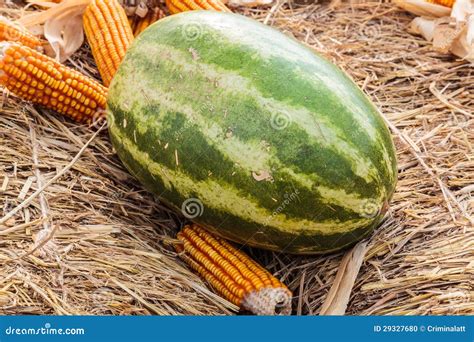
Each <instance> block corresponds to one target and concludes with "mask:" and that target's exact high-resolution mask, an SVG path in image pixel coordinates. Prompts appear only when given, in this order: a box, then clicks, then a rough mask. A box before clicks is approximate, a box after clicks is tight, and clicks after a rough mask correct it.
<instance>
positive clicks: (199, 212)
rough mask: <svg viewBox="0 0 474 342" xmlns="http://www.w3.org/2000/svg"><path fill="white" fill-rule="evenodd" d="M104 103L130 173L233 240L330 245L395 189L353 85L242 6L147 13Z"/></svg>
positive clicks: (337, 244)
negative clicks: (239, 11)
mask: <svg viewBox="0 0 474 342" xmlns="http://www.w3.org/2000/svg"><path fill="white" fill-rule="evenodd" d="M108 111H109V113H108V118H109V127H110V128H109V130H110V136H111V139H112V141H113V144H114V147H115V148H116V150H117V152H118V155H119V156H120V158H121V160H122V161H123V163H124V164H125V165H126V167H127V168H128V169H129V170H130V171H131V172H132V174H133V175H135V177H136V178H137V179H139V180H140V181H141V182H142V183H143V184H144V186H145V187H146V188H147V189H148V190H149V191H151V192H153V193H155V194H157V195H158V196H159V197H160V198H162V199H163V200H164V201H165V202H167V203H168V204H170V205H172V206H174V207H176V208H178V209H180V210H183V212H184V214H185V215H187V216H188V217H190V218H192V219H193V220H194V221H195V222H197V223H200V224H202V225H203V226H204V227H206V228H207V229H208V230H210V231H211V232H214V233H216V234H218V235H220V236H222V237H225V238H228V239H230V240H233V241H236V242H238V243H242V244H247V245H250V246H256V247H261V248H265V249H270V250H276V251H284V252H288V253H299V254H305V253H322V252H329V251H334V250H338V249H340V248H342V247H344V246H347V245H350V244H352V243H354V242H355V241H357V240H359V239H361V238H362V237H364V236H366V235H367V234H368V233H369V232H370V231H372V230H373V228H374V227H376V226H377V225H378V224H379V223H380V221H381V220H382V217H383V215H384V213H385V212H386V209H387V206H388V201H389V200H390V198H391V196H392V194H393V191H394V187H395V183H396V176H397V168H396V159H395V153H394V146H393V142H392V140H391V137H390V133H389V131H388V129H387V127H386V126H385V123H384V121H383V119H382V117H381V116H380V114H379V113H378V112H377V110H376V108H375V107H374V106H373V105H372V103H371V102H370V101H369V100H368V99H367V97H366V96H364V94H363V93H362V92H361V90H359V88H358V87H357V86H356V85H355V84H354V83H353V82H352V81H351V80H350V79H349V78H348V77H347V76H346V75H345V74H344V73H343V72H341V71H340V70H339V69H338V68H337V67H335V66H334V65H333V64H331V63H329V62H328V61H326V60H324V59H323V58H321V57H320V56H318V55H316V54H314V52H312V51H311V50H310V49H308V48H306V47H304V46H303V45H301V44H300V43H298V42H297V41H295V40H293V39H292V38H289V37H287V36H285V35H284V34H282V33H280V32H278V31H276V30H274V29H272V28H270V27H267V26H264V25H262V24H260V23H258V22H256V21H254V20H251V19H248V18H245V17H243V16H240V15H236V14H229V13H219V12H207V11H193V12H186V13H182V14H178V15H173V16H170V17H168V18H165V19H163V20H159V21H158V22H157V23H155V24H154V25H152V26H151V27H150V28H149V29H147V30H146V31H145V32H144V33H142V34H141V35H140V36H139V37H138V38H137V39H136V40H135V41H134V43H133V44H132V46H131V47H130V50H129V51H128V52H127V55H126V57H125V59H124V61H123V63H122V65H121V66H120V68H119V71H118V73H117V75H116V76H115V78H114V80H113V82H112V84H111V87H110V93H109V99H108Z"/></svg>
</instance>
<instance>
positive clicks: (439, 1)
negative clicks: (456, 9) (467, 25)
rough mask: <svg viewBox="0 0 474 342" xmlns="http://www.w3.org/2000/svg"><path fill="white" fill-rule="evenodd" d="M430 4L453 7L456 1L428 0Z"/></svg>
mask: <svg viewBox="0 0 474 342" xmlns="http://www.w3.org/2000/svg"><path fill="white" fill-rule="evenodd" d="M427 1H428V2H430V3H432V4H436V5H441V6H445V7H451V8H452V7H453V5H454V3H455V2H456V0H427Z"/></svg>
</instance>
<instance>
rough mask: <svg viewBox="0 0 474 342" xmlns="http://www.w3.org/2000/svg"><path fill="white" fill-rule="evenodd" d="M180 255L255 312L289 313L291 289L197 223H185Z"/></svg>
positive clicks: (234, 300) (236, 301) (180, 235)
mask: <svg viewBox="0 0 474 342" xmlns="http://www.w3.org/2000/svg"><path fill="white" fill-rule="evenodd" d="M178 240H179V241H180V243H178V244H176V245H175V249H176V250H177V251H178V252H179V253H180V254H179V256H180V257H181V258H182V259H183V260H184V261H185V262H186V263H187V264H188V265H189V266H190V267H191V268H192V269H193V270H194V271H196V272H197V273H199V274H200V275H201V276H202V277H203V278H204V279H205V280H206V281H207V282H208V283H209V284H210V285H211V286H212V287H213V288H214V289H215V290H216V291H217V292H218V293H219V294H220V295H222V296H223V297H225V298H226V299H227V300H228V301H230V302H232V303H234V304H235V305H237V306H238V307H240V308H242V309H245V310H248V311H250V312H252V313H254V314H257V315H289V314H290V313H291V299H292V294H291V292H290V290H289V289H288V288H287V287H286V286H285V285H284V284H282V283H281V282H280V281H279V280H278V279H276V278H275V277H274V276H273V275H271V274H270V272H268V271H267V270H266V269H264V268H263V267H262V266H260V265H259V264H258V263H256V262H255V261H253V260H252V259H251V258H250V257H249V256H248V255H247V254H245V253H244V252H242V251H240V250H238V249H237V248H235V247H234V246H233V245H231V244H230V243H228V242H227V241H225V240H224V239H221V238H219V237H215V236H213V235H211V234H209V233H208V232H207V231H205V230H204V229H203V228H201V227H199V226H198V225H195V224H193V225H189V226H185V227H184V228H183V229H182V230H181V231H180V232H179V233H178Z"/></svg>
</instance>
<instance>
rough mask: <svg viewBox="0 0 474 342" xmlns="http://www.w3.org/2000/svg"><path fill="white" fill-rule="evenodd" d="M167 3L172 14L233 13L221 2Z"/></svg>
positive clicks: (180, 0) (175, 0) (189, 0)
mask: <svg viewBox="0 0 474 342" xmlns="http://www.w3.org/2000/svg"><path fill="white" fill-rule="evenodd" d="M165 2H166V6H167V7H168V9H169V11H170V13H171V14H176V13H180V12H185V11H193V10H214V11H220V12H231V10H230V9H229V8H227V6H226V5H224V3H223V2H221V1H220V0H166V1H165Z"/></svg>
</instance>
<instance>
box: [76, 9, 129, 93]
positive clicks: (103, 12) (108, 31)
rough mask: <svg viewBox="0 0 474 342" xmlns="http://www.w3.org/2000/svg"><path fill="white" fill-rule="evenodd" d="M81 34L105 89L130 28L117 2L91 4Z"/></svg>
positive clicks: (125, 46)
mask: <svg viewBox="0 0 474 342" xmlns="http://www.w3.org/2000/svg"><path fill="white" fill-rule="evenodd" d="M83 19H84V30H85V32H86V36H87V40H88V41H89V44H90V46H91V49H92V54H93V55H94V59H95V61H96V63H97V68H98V69H99V73H100V75H101V77H102V81H103V82H104V85H105V86H109V84H110V81H111V80H112V77H113V76H114V75H115V72H116V71H117V68H118V66H119V65H120V63H121V62H122V59H123V57H124V56H125V52H126V51H127V49H128V46H129V45H130V43H131V42H132V41H133V32H132V28H131V27H130V24H129V22H128V19H127V15H126V14H125V10H124V9H123V8H122V7H121V6H120V4H119V3H118V1H117V0H92V2H91V3H90V4H89V5H88V6H87V8H86V10H85V12H84V17H83Z"/></svg>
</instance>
